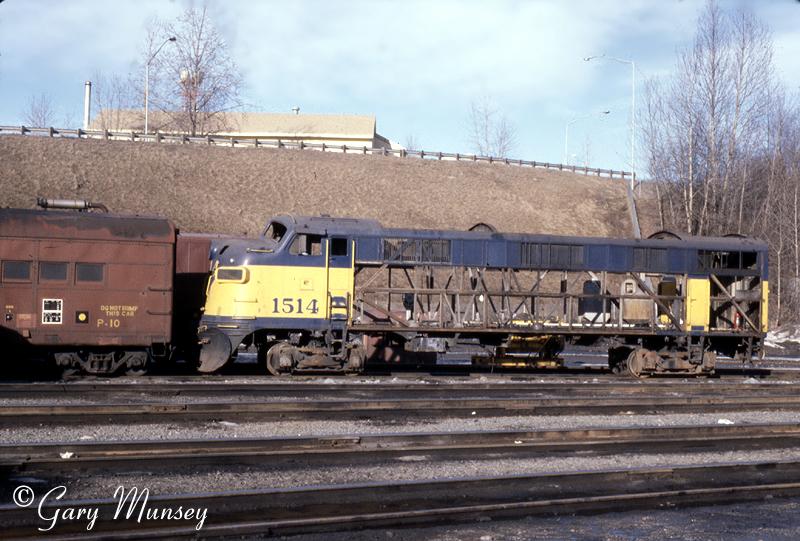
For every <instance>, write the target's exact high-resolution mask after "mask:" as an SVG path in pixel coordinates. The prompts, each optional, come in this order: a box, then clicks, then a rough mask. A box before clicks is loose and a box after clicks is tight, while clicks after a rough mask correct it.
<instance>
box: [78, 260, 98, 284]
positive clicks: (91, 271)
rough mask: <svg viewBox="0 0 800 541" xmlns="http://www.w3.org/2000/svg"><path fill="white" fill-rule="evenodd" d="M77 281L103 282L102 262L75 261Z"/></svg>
mask: <svg viewBox="0 0 800 541" xmlns="http://www.w3.org/2000/svg"><path fill="white" fill-rule="evenodd" d="M75 281H76V282H102V281H103V264H102V263H75Z"/></svg>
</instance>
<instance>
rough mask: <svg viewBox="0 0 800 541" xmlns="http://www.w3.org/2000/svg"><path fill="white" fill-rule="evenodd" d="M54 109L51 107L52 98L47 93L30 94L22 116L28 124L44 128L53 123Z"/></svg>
mask: <svg viewBox="0 0 800 541" xmlns="http://www.w3.org/2000/svg"><path fill="white" fill-rule="evenodd" d="M55 116H56V110H55V107H53V99H52V98H51V97H50V96H49V95H48V94H39V95H38V96H31V97H30V99H29V100H28V106H27V108H26V109H25V111H23V113H22V118H23V120H24V122H25V124H27V125H28V126H34V127H37V128H46V127H50V126H52V125H53V121H54V120H55Z"/></svg>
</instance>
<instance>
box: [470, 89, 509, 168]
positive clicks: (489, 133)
mask: <svg viewBox="0 0 800 541" xmlns="http://www.w3.org/2000/svg"><path fill="white" fill-rule="evenodd" d="M468 129H469V143H470V146H471V147H472V150H473V151H474V152H475V153H477V154H479V155H481V156H496V157H499V158H506V157H508V155H509V154H510V153H511V151H512V150H513V149H514V147H515V146H516V144H517V132H516V128H515V127H514V125H513V124H512V123H511V121H509V120H508V118H506V116H505V115H504V114H502V113H501V112H499V111H498V110H497V108H496V107H495V106H494V104H493V103H492V100H491V99H490V98H489V97H488V96H483V97H481V98H479V99H477V100H474V101H472V103H470V111H469V120H468Z"/></svg>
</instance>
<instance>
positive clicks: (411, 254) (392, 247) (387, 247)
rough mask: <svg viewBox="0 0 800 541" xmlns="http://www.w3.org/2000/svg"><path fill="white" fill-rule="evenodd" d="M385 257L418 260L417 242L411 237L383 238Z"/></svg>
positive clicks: (399, 259) (397, 259) (398, 259)
mask: <svg viewBox="0 0 800 541" xmlns="http://www.w3.org/2000/svg"><path fill="white" fill-rule="evenodd" d="M383 258H384V259H388V260H396V261H416V259H417V243H416V242H415V241H413V240H411V239H383Z"/></svg>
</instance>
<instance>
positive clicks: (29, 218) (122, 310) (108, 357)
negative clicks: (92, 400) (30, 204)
mask: <svg viewBox="0 0 800 541" xmlns="http://www.w3.org/2000/svg"><path fill="white" fill-rule="evenodd" d="M210 241H211V237H204V236H179V235H177V234H176V230H175V226H174V225H173V224H172V222H170V221H169V220H167V219H163V218H154V217H141V216H122V215H112V214H100V213H87V212H75V211H63V210H50V211H44V210H22V209H3V210H0V306H2V308H3V314H4V317H3V320H2V323H0V348H2V349H0V351H1V352H2V356H3V357H6V356H7V355H25V354H30V353H31V352H36V353H39V354H43V355H46V356H52V357H54V358H55V361H56V363H57V364H58V365H60V366H62V367H64V368H67V369H83V370H84V371H86V372H89V373H93V374H110V373H114V372H116V371H118V370H120V369H127V370H128V371H132V372H137V371H141V370H143V369H144V368H145V366H146V365H147V363H148V361H149V360H150V359H151V358H154V357H160V358H164V357H170V356H172V355H173V353H174V351H175V349H176V346H177V345H178V344H180V345H181V346H182V347H184V348H186V347H188V349H190V350H191V349H193V348H191V347H189V346H192V345H193V344H194V343H195V342H196V339H195V338H194V337H195V331H196V318H198V317H199V306H202V298H203V287H204V282H205V277H206V274H207V271H208V254H209V248H210ZM176 255H177V262H176ZM176 271H177V274H176ZM176 289H177V290H178V291H177V294H179V295H180V297H181V298H182V299H184V302H183V303H182V304H181V307H180V309H179V310H178V311H177V312H178V313H179V314H180V319H178V318H177V317H174V315H175V313H176V310H175V309H174V295H175V294H176ZM195 299H196V300H195ZM198 303H199V304H198ZM193 319H194V320H195V321H193ZM6 360H7V359H6Z"/></svg>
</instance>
